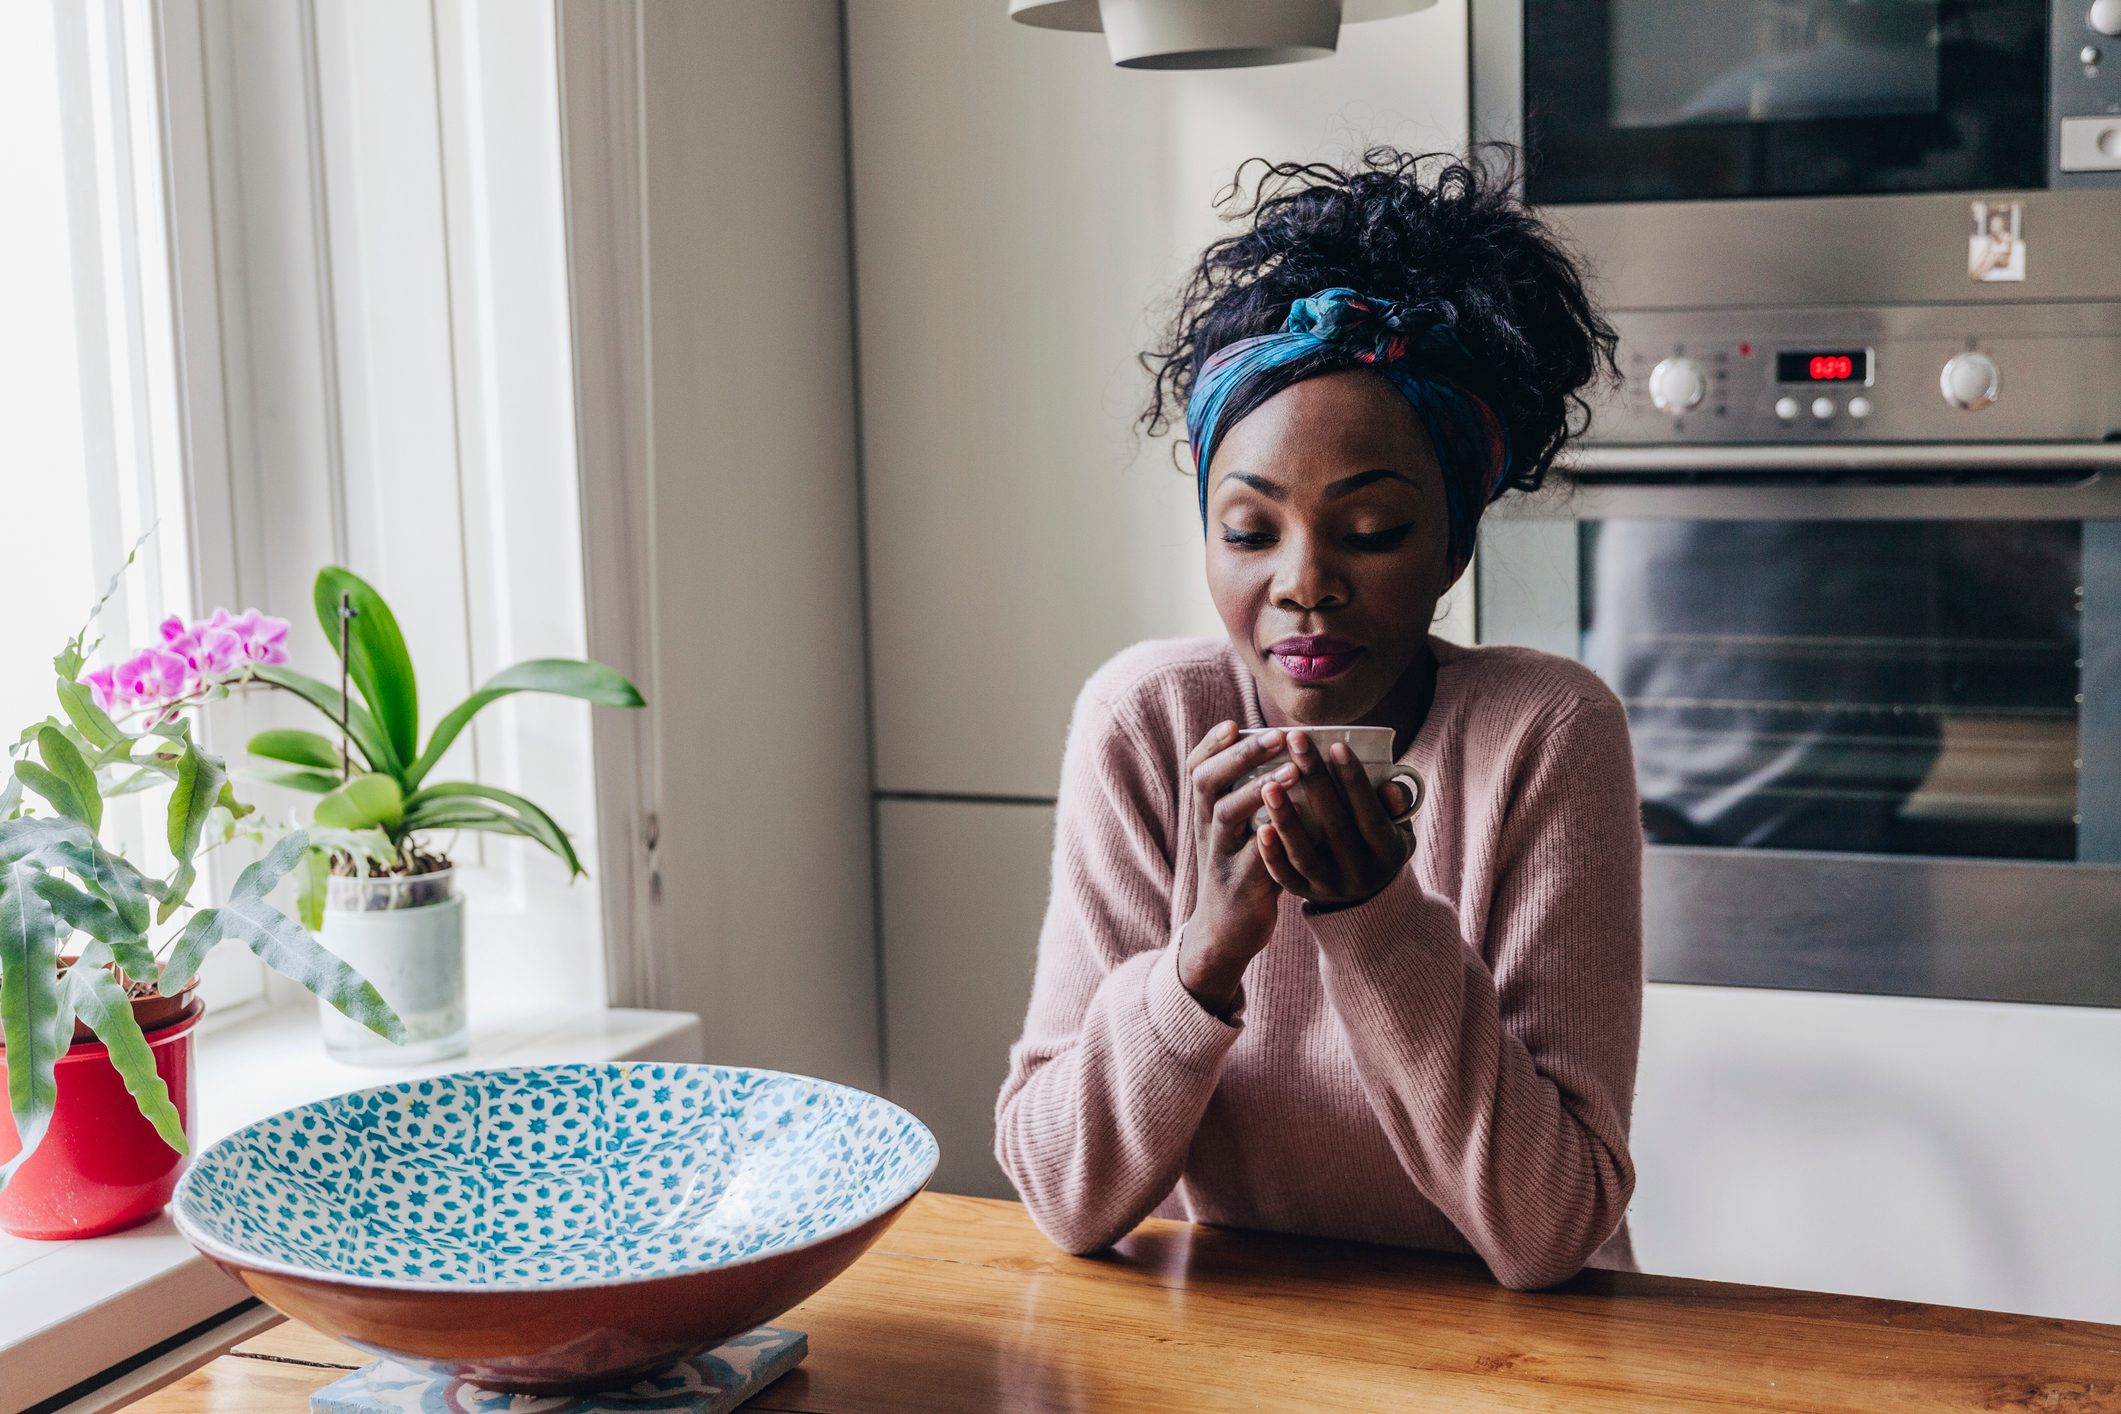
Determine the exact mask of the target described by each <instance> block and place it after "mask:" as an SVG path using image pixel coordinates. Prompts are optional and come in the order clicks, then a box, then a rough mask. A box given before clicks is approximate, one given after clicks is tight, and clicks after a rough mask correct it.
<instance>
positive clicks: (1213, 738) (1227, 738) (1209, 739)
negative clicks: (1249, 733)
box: [1186, 721, 1237, 774]
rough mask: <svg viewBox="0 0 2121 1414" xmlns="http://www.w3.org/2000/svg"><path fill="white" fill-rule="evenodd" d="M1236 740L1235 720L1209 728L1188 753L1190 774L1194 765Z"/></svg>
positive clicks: (1187, 767) (1187, 759) (1187, 765)
mask: <svg viewBox="0 0 2121 1414" xmlns="http://www.w3.org/2000/svg"><path fill="white" fill-rule="evenodd" d="M1235 740H1237V723H1235V722H1232V721H1221V722H1217V723H1216V724H1215V725H1214V726H1212V727H1210V728H1208V730H1207V733H1206V734H1205V735H1203V736H1202V737H1201V739H1200V740H1199V741H1197V742H1195V743H1194V744H1193V749H1192V750H1191V751H1189V752H1187V753H1186V771H1187V773H1188V774H1190V773H1191V772H1192V771H1193V768H1194V767H1196V766H1198V765H1200V763H1201V762H1203V761H1205V760H1207V759H1208V758H1209V757H1210V756H1213V755H1214V754H1215V753H1216V752H1218V751H1221V750H1222V749H1223V748H1224V747H1226V746H1228V745H1229V744H1230V743H1231V742H1233V741H1235Z"/></svg>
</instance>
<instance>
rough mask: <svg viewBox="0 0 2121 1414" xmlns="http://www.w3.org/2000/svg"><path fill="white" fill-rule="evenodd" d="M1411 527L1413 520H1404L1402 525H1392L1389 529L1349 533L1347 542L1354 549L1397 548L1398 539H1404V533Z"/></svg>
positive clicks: (1412, 526)
mask: <svg viewBox="0 0 2121 1414" xmlns="http://www.w3.org/2000/svg"><path fill="white" fill-rule="evenodd" d="M1413 528H1415V522H1406V524H1404V526H1393V528H1391V530H1372V532H1368V534H1351V536H1347V543H1349V545H1351V547H1355V549H1398V547H1400V541H1404V538H1406V534H1408V532H1410V530H1413Z"/></svg>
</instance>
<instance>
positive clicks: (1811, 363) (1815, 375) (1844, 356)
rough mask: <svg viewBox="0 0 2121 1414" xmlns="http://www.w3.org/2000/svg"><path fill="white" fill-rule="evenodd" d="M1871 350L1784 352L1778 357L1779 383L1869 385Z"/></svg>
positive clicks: (1777, 376)
mask: <svg viewBox="0 0 2121 1414" xmlns="http://www.w3.org/2000/svg"><path fill="white" fill-rule="evenodd" d="M1870 377H1871V351H1870V350H1869V349H1818V350H1811V349H1807V350H1804V351H1802V352H1798V351H1794V350H1788V349H1785V350H1782V351H1780V352H1778V353H1777V354H1776V355H1775V381H1776V382H1778V383H1867V382H1869V381H1870Z"/></svg>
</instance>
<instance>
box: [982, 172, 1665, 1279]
mask: <svg viewBox="0 0 2121 1414" xmlns="http://www.w3.org/2000/svg"><path fill="white" fill-rule="evenodd" d="M1438 160H1439V161H1440V160H1441V159H1438ZM1427 162H1428V159H1420V158H1415V157H1410V156H1408V155H1406V154H1404V153H1400V152H1396V151H1393V150H1391V149H1384V148H1380V149H1374V150H1372V151H1371V152H1369V153H1368V154H1366V155H1365V157H1364V159H1363V161H1362V162H1361V163H1360V164H1358V165H1356V166H1354V167H1352V168H1351V169H1350V170H1347V171H1341V170H1338V169H1335V168H1331V167H1325V166H1319V165H1297V164H1286V165H1282V166H1276V167H1270V168H1268V170H1267V172H1266V174H1265V175H1264V176H1263V177H1262V178H1261V179H1260V183H1259V186H1258V188H1257V189H1256V190H1255V191H1254V193H1253V199H1252V201H1251V203H1250V205H1249V207H1248V208H1247V209H1246V210H1244V211H1242V212H1240V213H1239V216H1240V217H1242V218H1248V220H1249V225H1248V228H1247V229H1244V230H1242V231H1240V232H1239V233H1237V234H1234V235H1231V236H1229V237H1226V238H1225V239H1223V240H1221V241H1218V242H1217V243H1215V244H1214V245H1212V246H1210V247H1209V248H1208V250H1207V252H1206V254H1205V255H1204V256H1203V257H1202V259H1201V262H1200V265H1199V267H1198V269H1197V270H1196V271H1195V273H1194V275H1193V277H1192V279H1191V281H1190V282H1189V284H1188V286H1187V288H1186V289H1185V291H1184V292H1183V294H1182V295H1181V298H1180V302H1179V309H1178V313H1177V318H1176V323H1175V328H1174V329H1173V331H1172V338H1171V342H1170V344H1169V346H1168V348H1166V349H1164V350H1162V351H1160V352H1158V353H1155V354H1152V355H1149V356H1148V357H1147V358H1146V359H1145V362H1146V363H1147V364H1148V365H1149V367H1150V368H1151V369H1152V371H1154V372H1155V373H1156V375H1157V377H1156V389H1155V392H1154V394H1153V396H1152V399H1151V403H1150V407H1149V410H1148V413H1147V414H1146V415H1145V418H1144V421H1145V423H1146V424H1147V425H1148V426H1149V427H1150V429H1151V430H1152V431H1154V430H1158V429H1159V428H1160V427H1161V425H1162V423H1163V421H1164V418H1165V414H1166V409H1167V408H1171V407H1176V406H1179V405H1183V406H1184V407H1185V409H1186V425H1187V431H1188V441H1189V443H1190V445H1191V449H1192V451H1193V455H1194V460H1195V465H1196V476H1197V479H1198V482H1199V497H1200V506H1201V517H1202V528H1203V532H1204V534H1205V536H1206V538H1207V573H1208V584H1209V588H1210V590H1211V592H1212V595H1213V597H1214V600H1215V604H1216V608H1217V610H1218V611H1219V612H1220V615H1221V617H1222V620H1223V624H1224V626H1225V628H1226V629H1227V631H1228V640H1227V641H1224V640H1223V639H1178V640H1165V641H1158V642H1149V643H1142V644H1138V645H1136V646H1135V647H1133V648H1130V649H1128V650H1126V651H1125V652H1123V653H1121V654H1120V655H1119V656H1118V657H1116V658H1114V659H1113V660H1112V661H1111V662H1109V663H1107V664H1106V665H1105V666H1104V667H1103V668H1101V669H1100V670H1099V671H1098V672H1097V673H1096V674H1095V675H1094V676H1093V677H1092V678H1091V679H1090V681H1089V683H1088V684H1087V685H1086V686H1085V687H1084V689H1083V691H1082V694H1081V696H1080V697H1079V698H1078V700H1077V702H1076V706H1075V716H1074V720H1073V723H1072V725H1071V726H1070V728H1069V735H1068V741H1067V747H1066V751H1065V753H1064V764H1063V766H1062V779H1061V790H1060V807H1059V823H1058V834H1057V839H1056V842H1055V848H1054V865H1053V885H1052V897H1051V901H1050V904H1049V907H1048V912H1047V916H1046V921H1045V926H1044V928H1043V930H1042V932H1041V936H1040V939H1039V953H1038V966H1037V978H1036V982H1035V984H1034V987H1033V992H1032V998H1031V1007H1030V1014H1029V1016H1028V1018H1027V1020H1026V1022H1025V1025H1024V1035H1023V1039H1022V1040H1021V1041H1020V1042H1019V1043H1018V1044H1017V1045H1016V1046H1015V1047H1014V1048H1013V1049H1012V1051H1011V1063H1010V1074H1009V1078H1008V1081H1007V1083H1006V1084H1005V1085H1004V1087H1003V1089H1002V1093H1001V1098H1000V1101H999V1104H998V1106H997V1112H996V1130H997V1134H996V1153H997V1156H998V1157H999V1158H1000V1160H1001V1162H1002V1164H1003V1166H1004V1167H1005V1168H1006V1169H1007V1170H1008V1172H1009V1174H1010V1176H1011V1177H1012V1178H1013V1180H1014V1181H1015V1183H1016V1186H1017V1189H1018V1191H1019V1192H1021V1194H1022V1195H1023V1198H1024V1202H1025V1203H1026V1205H1027V1206H1028V1207H1029V1208H1030V1210H1031V1213H1032V1216H1033V1217H1034V1218H1035V1219H1036V1220H1037V1221H1038V1223H1039V1225H1040V1226H1041V1227H1042V1228H1043V1229H1044V1230H1045V1231H1046V1233H1047V1234H1048V1235H1049V1236H1050V1237H1051V1238H1052V1239H1053V1240H1054V1241H1055V1242H1056V1243H1057V1244H1059V1245H1060V1246H1061V1247H1063V1248H1065V1249H1067V1250H1069V1251H1073V1252H1086V1251H1091V1250H1094V1249H1097V1248H1100V1247H1103V1246H1106V1245H1109V1244H1110V1243H1112V1242H1114V1241H1116V1240H1118V1239H1119V1238H1120V1237H1122V1236H1123V1235H1125V1234H1126V1233H1127V1232H1128V1231H1129V1230H1130V1229H1131V1228H1133V1227H1134V1226H1135V1224H1136V1223H1138V1222H1139V1221H1140V1220H1141V1219H1142V1218H1143V1217H1144V1216H1147V1215H1149V1214H1151V1213H1152V1212H1153V1213H1156V1214H1159V1215H1162V1216H1169V1217H1182V1218H1190V1219H1192V1220H1194V1221H1197V1222H1210V1223H1220V1224H1227V1225H1231V1226H1238V1227H1250V1228H1266V1229H1274V1230H1279V1231H1289V1232H1302V1233H1311V1234H1317V1235H1324V1236H1333V1237H1347V1238H1360V1239H1366V1240H1371V1241H1380V1242H1391V1243H1400V1244H1406V1245H1412V1246H1419V1247H1430V1248H1441V1249H1447V1250H1456V1251H1472V1252H1476V1253H1478V1254H1479V1255H1480V1256H1481V1257H1482V1258H1484V1259H1485V1260H1486V1261H1487V1263H1488V1265H1489V1267H1490V1268H1491V1269H1492V1270H1493V1271H1494V1273H1495V1275H1496V1277H1497V1278H1498V1279H1499V1280H1501V1281H1502V1282H1504V1283H1506V1284H1507V1285H1509V1286H1513V1287H1520V1288H1524V1287H1537V1286H1544V1285H1548V1284H1550V1283H1553V1282H1556V1281H1560V1280H1561V1279H1563V1278H1565V1277H1567V1276H1569V1275H1571V1274H1572V1273H1574V1272H1575V1271H1577V1270H1578V1269H1579V1268H1581V1267H1582V1266H1583V1265H1584V1264H1585V1263H1586V1261H1588V1260H1591V1259H1593V1256H1594V1254H1596V1255H1597V1260H1598V1261H1599V1262H1600V1264H1603V1265H1629V1264H1630V1262H1629V1256H1628V1248H1627V1239H1626V1237H1625V1229H1624V1228H1623V1226H1622V1218H1623V1216H1624V1214H1625V1212H1626V1209H1627V1204H1628V1197H1629V1194H1630V1192H1631V1191H1632V1189H1633V1184H1634V1171H1633V1168H1632V1166H1631V1164H1630V1162H1629V1159H1628V1147H1627V1129H1628V1115H1629V1108H1630V1101H1631V1098H1632V1088H1633V1084H1634V1072H1635V1053H1636V1042H1637V1038H1638V1035H1639V1032H1640V1023H1641V1005H1642V970H1641V951H1642V943H1641V876H1640V860H1641V830H1640V826H1639V823H1638V815H1637V802H1636V796H1635V785H1634V772H1633V764H1632V761H1631V758H1630V753H1629V746H1628V733H1627V721H1626V718H1625V716H1624V715H1623V713H1622V711H1621V708H1620V705H1619V703H1618V702H1617V701H1616V700H1615V699H1614V698H1613V696H1612V694H1611V693H1610V692H1608V691H1607V690H1606V689H1605V687H1604V686H1603V685H1602V684H1601V683H1600V682H1599V681H1598V679H1597V678H1596V677H1595V676H1593V675H1592V674H1591V673H1590V672H1589V671H1587V670H1586V669H1584V668H1582V667H1580V666H1579V665H1577V664H1575V663H1572V662H1569V661H1568V660H1566V659H1561V658H1555V657H1551V656H1548V655H1545V654H1541V653H1536V652H1532V651H1529V650H1526V649H1518V648H1463V647H1457V646H1454V645H1452V644H1449V643H1445V642H1443V641H1440V640H1438V639H1434V638H1431V637H1430V636H1429V634H1428V629H1429V626H1430V624H1431V623H1432V622H1433V621H1434V618H1435V609H1436V603H1437V600H1438V598H1439V597H1440V596H1441V595H1442V594H1443V592H1444V590H1445V589H1446V588H1447V587H1448V586H1449V585H1450V584H1451V583H1452V582H1453V581H1454V580H1456V579H1457V577H1458V576H1459V575H1460V574H1461V573H1462V572H1463V571H1464V569H1465V567H1466V564H1467V561H1468V559H1469V558H1470V556H1471V554H1472V548H1473V532H1474V526H1475V523H1476V522H1477V520H1478V519H1479V516H1480V513H1481V511H1482V510H1483V508H1484V507H1485V506H1486V505H1487V504H1488V503H1489V502H1490V501H1492V500H1493V499H1494V498H1495V497H1496V496H1499V495H1501V494H1504V493H1505V492H1507V491H1512V490H1530V489H1532V488H1534V487H1536V486H1537V485H1538V484H1539V483H1540V481H1541V479H1542V478H1543V477H1544V476H1545V474H1546V472H1547V469H1548V467H1549V466H1550V465H1551V464H1552V462H1553V460H1554V457H1555V455H1556V453H1557V452H1558V451H1559V450H1560V449H1561V447H1562V445H1563V443H1564V442H1565V440H1566V439H1567V438H1568V437H1569V436H1570V435H1572V434H1573V432H1575V431H1577V430H1580V426H1581V422H1582V415H1583V412H1584V405H1583V403H1582V401H1581V399H1580V397H1579V390H1580V389H1582V388H1583V387H1584V386H1585V385H1586V384H1588V383H1590V382H1591V381H1592V380H1593V379H1594V378H1597V377H1600V376H1602V375H1609V374H1610V371H1611V368H1612V351H1613V346H1614V342H1615V341H1614V335H1613V332H1612V330H1611V329H1610V328H1609V327H1608V326H1607V325H1606V324H1605V323H1604V321H1603V320H1601V319H1600V318H1599V317H1598V316H1597V315H1596V314H1595V313H1594V312H1593V311H1592V309H1591V308H1590V305H1589V303H1588V302H1587V300H1586V299H1585V296H1584V292H1583V288H1582V284H1581V282H1580V280H1579V278H1578V276H1577V274H1576V271H1575V270H1574V269H1573V267H1572V266H1571V264H1570V262H1569V260H1568V258H1567V257H1566V255H1565V254H1564V253H1563V252H1562V251H1561V250H1560V248H1559V247H1558V246H1557V245H1556V244H1555V243H1554V241H1553V240H1552V238H1551V237H1549V236H1548V235H1547V234H1546V233H1545V231H1544V230H1543V229H1542V228H1541V226H1540V225H1539V223H1538V222H1537V221H1536V220H1534V219H1533V218H1532V217H1531V216H1530V215H1529V214H1527V213H1526V212H1525V211H1524V209H1523V208H1522V207H1521V206H1519V205H1518V204H1517V203H1516V202H1515V200H1514V199H1513V198H1512V197H1511V195H1510V194H1509V185H1508V181H1507V178H1506V177H1503V176H1499V175H1497V174H1494V173H1491V172H1489V171H1486V170H1484V169H1483V168H1482V167H1480V166H1478V165H1467V164H1462V163H1456V162H1450V163H1445V164H1444V165H1442V166H1441V168H1440V170H1437V171H1436V172H1435V174H1434V176H1433V178H1429V177H1425V175H1424V166H1425V163H1427ZM1240 176H1242V173H1240ZM1347 723H1364V724H1370V725H1380V726H1389V727H1391V728H1392V729H1393V732H1394V740H1395V748H1396V750H1397V752H1398V758H1399V760H1401V761H1403V762H1406V763H1408V764H1410V765H1412V766H1413V767H1414V768H1415V769H1416V770H1417V771H1418V772H1419V774H1420V775H1421V776H1422V778H1423V780H1424V781H1425V782H1426V783H1427V785H1428V791H1427V795H1426V798H1425V799H1424V800H1423V802H1422V803H1421V807H1420V809H1419V811H1418V812H1417V813H1416V814H1415V816H1414V817H1413V819H1412V821H1411V822H1410V823H1409V825H1408V826H1407V827H1406V828H1404V829H1400V828H1395V827H1394V826H1393V825H1392V824H1391V823H1390V816H1391V815H1392V814H1393V813H1394V812H1395V811H1397V810H1398V809H1399V808H1400V807H1401V806H1403V805H1404V803H1405V802H1404V801H1402V800H1401V799H1399V798H1398V792H1399V790H1400V787H1399V786H1397V785H1396V784H1395V785H1388V786H1387V787H1385V789H1384V791H1382V792H1380V791H1378V790H1375V789H1373V788H1371V787H1370V785H1369V783H1368V780H1367V778H1366V777H1365V776H1364V775H1363V774H1362V768H1361V766H1360V765H1359V764H1353V763H1351V762H1349V761H1347V760H1344V759H1340V756H1341V753H1343V752H1344V750H1345V748H1340V747H1336V748H1335V750H1334V752H1333V753H1332V754H1330V755H1329V754H1326V753H1321V752H1320V751H1319V750H1317V749H1316V748H1315V747H1313V746H1311V744H1310V743H1309V742H1308V740H1307V738H1306V737H1305V735H1304V733H1303V731H1302V728H1303V726H1304V725H1306V724H1312V725H1326V724H1347ZM1241 727H1272V728H1281V729H1282V730H1281V731H1279V732H1270V733H1268V734H1266V735H1263V736H1256V737H1251V738H1241V737H1239V736H1238V735H1237V729H1238V728H1241ZM1284 744H1286V751H1287V754H1288V755H1289V757H1290V763H1289V764H1287V765H1285V766H1284V767H1283V768H1282V769H1281V770H1280V771H1279V772H1278V773H1275V774H1274V775H1272V776H1271V777H1269V778H1266V779H1262V780H1260V781H1255V782H1252V783H1250V784H1247V785H1238V784H1237V783H1238V782H1239V781H1240V779H1241V778H1242V777H1244V776H1245V774H1246V773H1247V772H1248V771H1249V770H1250V769H1251V768H1253V767H1254V766H1255V765H1257V764H1259V763H1261V762H1264V761H1269V760H1272V759H1273V758H1274V757H1275V756H1276V755H1277V754H1279V753H1281V752H1282V751H1283V749H1284ZM1233 787H1235V788H1233ZM1262 807H1264V808H1265V809H1266V811H1267V812H1268V814H1269V817H1270V823H1268V824H1266V825H1264V826H1262V827H1261V828H1260V829H1258V830H1257V832H1254V831H1253V830H1252V828H1251V820H1252V817H1253V815H1254V812H1255V811H1257V810H1259V809H1260V808H1262Z"/></svg>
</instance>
